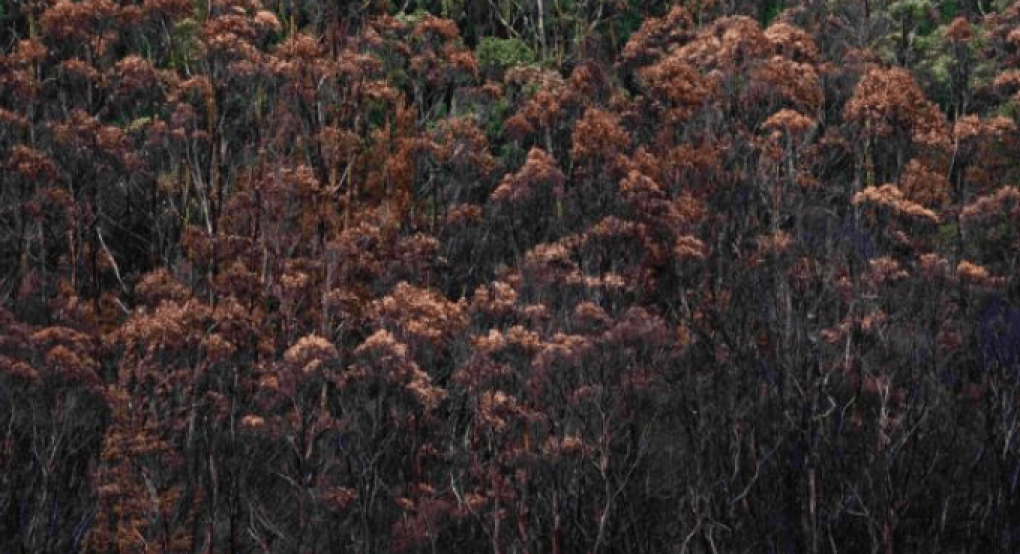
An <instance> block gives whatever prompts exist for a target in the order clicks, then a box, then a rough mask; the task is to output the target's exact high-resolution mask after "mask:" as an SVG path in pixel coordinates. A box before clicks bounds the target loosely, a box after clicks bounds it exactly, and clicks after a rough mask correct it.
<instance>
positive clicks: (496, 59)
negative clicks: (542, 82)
mask: <svg viewBox="0 0 1020 554" xmlns="http://www.w3.org/2000/svg"><path fill="white" fill-rule="evenodd" d="M475 57H476V58H477V59H478V65H479V66H480V67H482V68H489V69H498V70H505V69H508V68H510V67H513V66H515V65H528V64H532V63H535V52H534V51H532V50H531V48H528V45H526V44H524V42H522V41H520V40H518V39H513V38H510V39H500V38H495V37H485V38H483V39H482V40H481V42H479V43H478V47H477V48H476V49H475Z"/></svg>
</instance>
